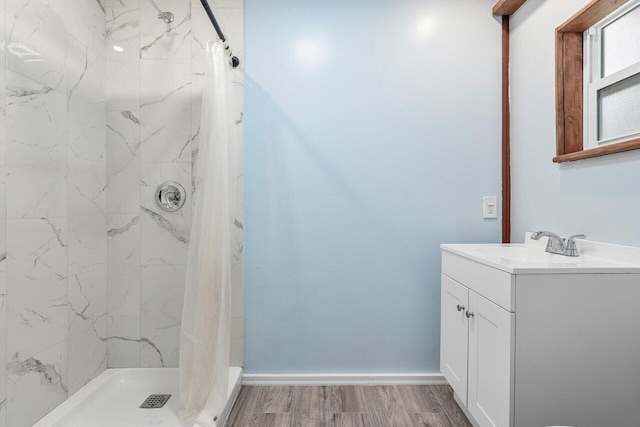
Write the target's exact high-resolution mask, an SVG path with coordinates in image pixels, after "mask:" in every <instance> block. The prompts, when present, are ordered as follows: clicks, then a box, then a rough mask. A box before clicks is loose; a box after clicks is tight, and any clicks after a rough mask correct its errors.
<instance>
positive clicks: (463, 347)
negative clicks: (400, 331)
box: [440, 274, 469, 404]
mask: <svg viewBox="0 0 640 427" xmlns="http://www.w3.org/2000/svg"><path fill="white" fill-rule="evenodd" d="M441 299H442V306H441V310H442V314H441V322H442V325H441V333H440V372H442V375H444V377H445V378H446V379H447V381H448V382H449V384H451V387H452V388H453V390H454V391H455V392H456V394H457V395H458V397H459V398H460V400H462V403H464V404H466V403H467V350H468V346H469V328H468V325H469V322H468V321H467V318H466V317H465V315H464V314H465V311H466V310H467V309H468V307H469V290H468V289H467V288H466V287H464V286H462V285H461V284H460V283H458V282H456V281H455V280H453V279H451V278H449V277H448V276H445V275H444V274H443V275H442V297H441ZM458 306H460V308H461V309H459V307H458ZM462 307H464V308H462Z"/></svg>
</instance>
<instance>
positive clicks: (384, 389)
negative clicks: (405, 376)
mask: <svg viewBox="0 0 640 427" xmlns="http://www.w3.org/2000/svg"><path fill="white" fill-rule="evenodd" d="M227 427H471V424H470V423H469V422H468V421H467V419H466V417H465V415H464V413H463V412H462V410H461V409H460V407H459V406H458V404H457V403H456V402H455V401H454V400H453V390H452V389H451V387H449V386H371V387H366V386H342V387H338V386H326V387H243V388H242V390H241V391H240V395H239V396H238V399H237V400H236V403H235V405H234V407H233V410H232V411H231V416H230V417H229V421H228V422H227Z"/></svg>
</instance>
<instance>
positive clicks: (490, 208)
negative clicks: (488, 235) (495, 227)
mask: <svg viewBox="0 0 640 427" xmlns="http://www.w3.org/2000/svg"><path fill="white" fill-rule="evenodd" d="M482 218H498V198H497V197H496V196H484V197H483V198H482Z"/></svg>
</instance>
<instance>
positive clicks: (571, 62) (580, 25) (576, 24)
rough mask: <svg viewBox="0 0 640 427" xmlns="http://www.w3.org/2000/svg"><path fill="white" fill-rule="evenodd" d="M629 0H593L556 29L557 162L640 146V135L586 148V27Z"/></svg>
mask: <svg viewBox="0 0 640 427" xmlns="http://www.w3.org/2000/svg"><path fill="white" fill-rule="evenodd" d="M628 1H629V0H593V1H592V2H591V3H589V4H588V5H586V6H585V7H584V8H582V9H581V10H580V11H579V12H578V13H576V14H575V15H573V16H572V17H571V18H569V20H568V21H566V22H565V23H564V24H562V25H560V26H559V27H558V28H557V29H556V152H557V153H556V154H557V155H556V157H554V158H553V161H554V162H555V163H563V162H570V161H574V160H580V159H588V158H592V157H599V156H605V155H608V154H614V153H622V152H625V151H630V150H637V149H640V138H637V139H633V140H630V141H626V142H620V143H617V144H610V145H605V146H603V147H599V148H592V149H588V150H585V149H584V148H583V144H584V129H583V126H584V116H583V115H584V111H583V110H584V108H583V107H584V98H583V92H584V41H583V33H584V31H586V30H588V29H589V28H591V27H592V26H593V25H595V24H597V23H598V22H600V21H601V20H603V19H604V18H606V17H607V16H608V15H609V14H611V13H613V12H614V11H615V10H617V9H618V8H619V7H621V6H623V5H624V4H626V3H627V2H628Z"/></svg>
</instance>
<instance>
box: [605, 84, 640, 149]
mask: <svg viewBox="0 0 640 427" xmlns="http://www.w3.org/2000/svg"><path fill="white" fill-rule="evenodd" d="M636 133H640V74H636V75H635V76H632V77H629V78H628V79H625V80H622V81H619V82H618V83H615V84H612V85H611V86H608V87H606V88H604V89H601V90H600V91H599V92H598V141H602V140H606V139H611V138H618V137H621V136H627V135H633V134H636Z"/></svg>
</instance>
